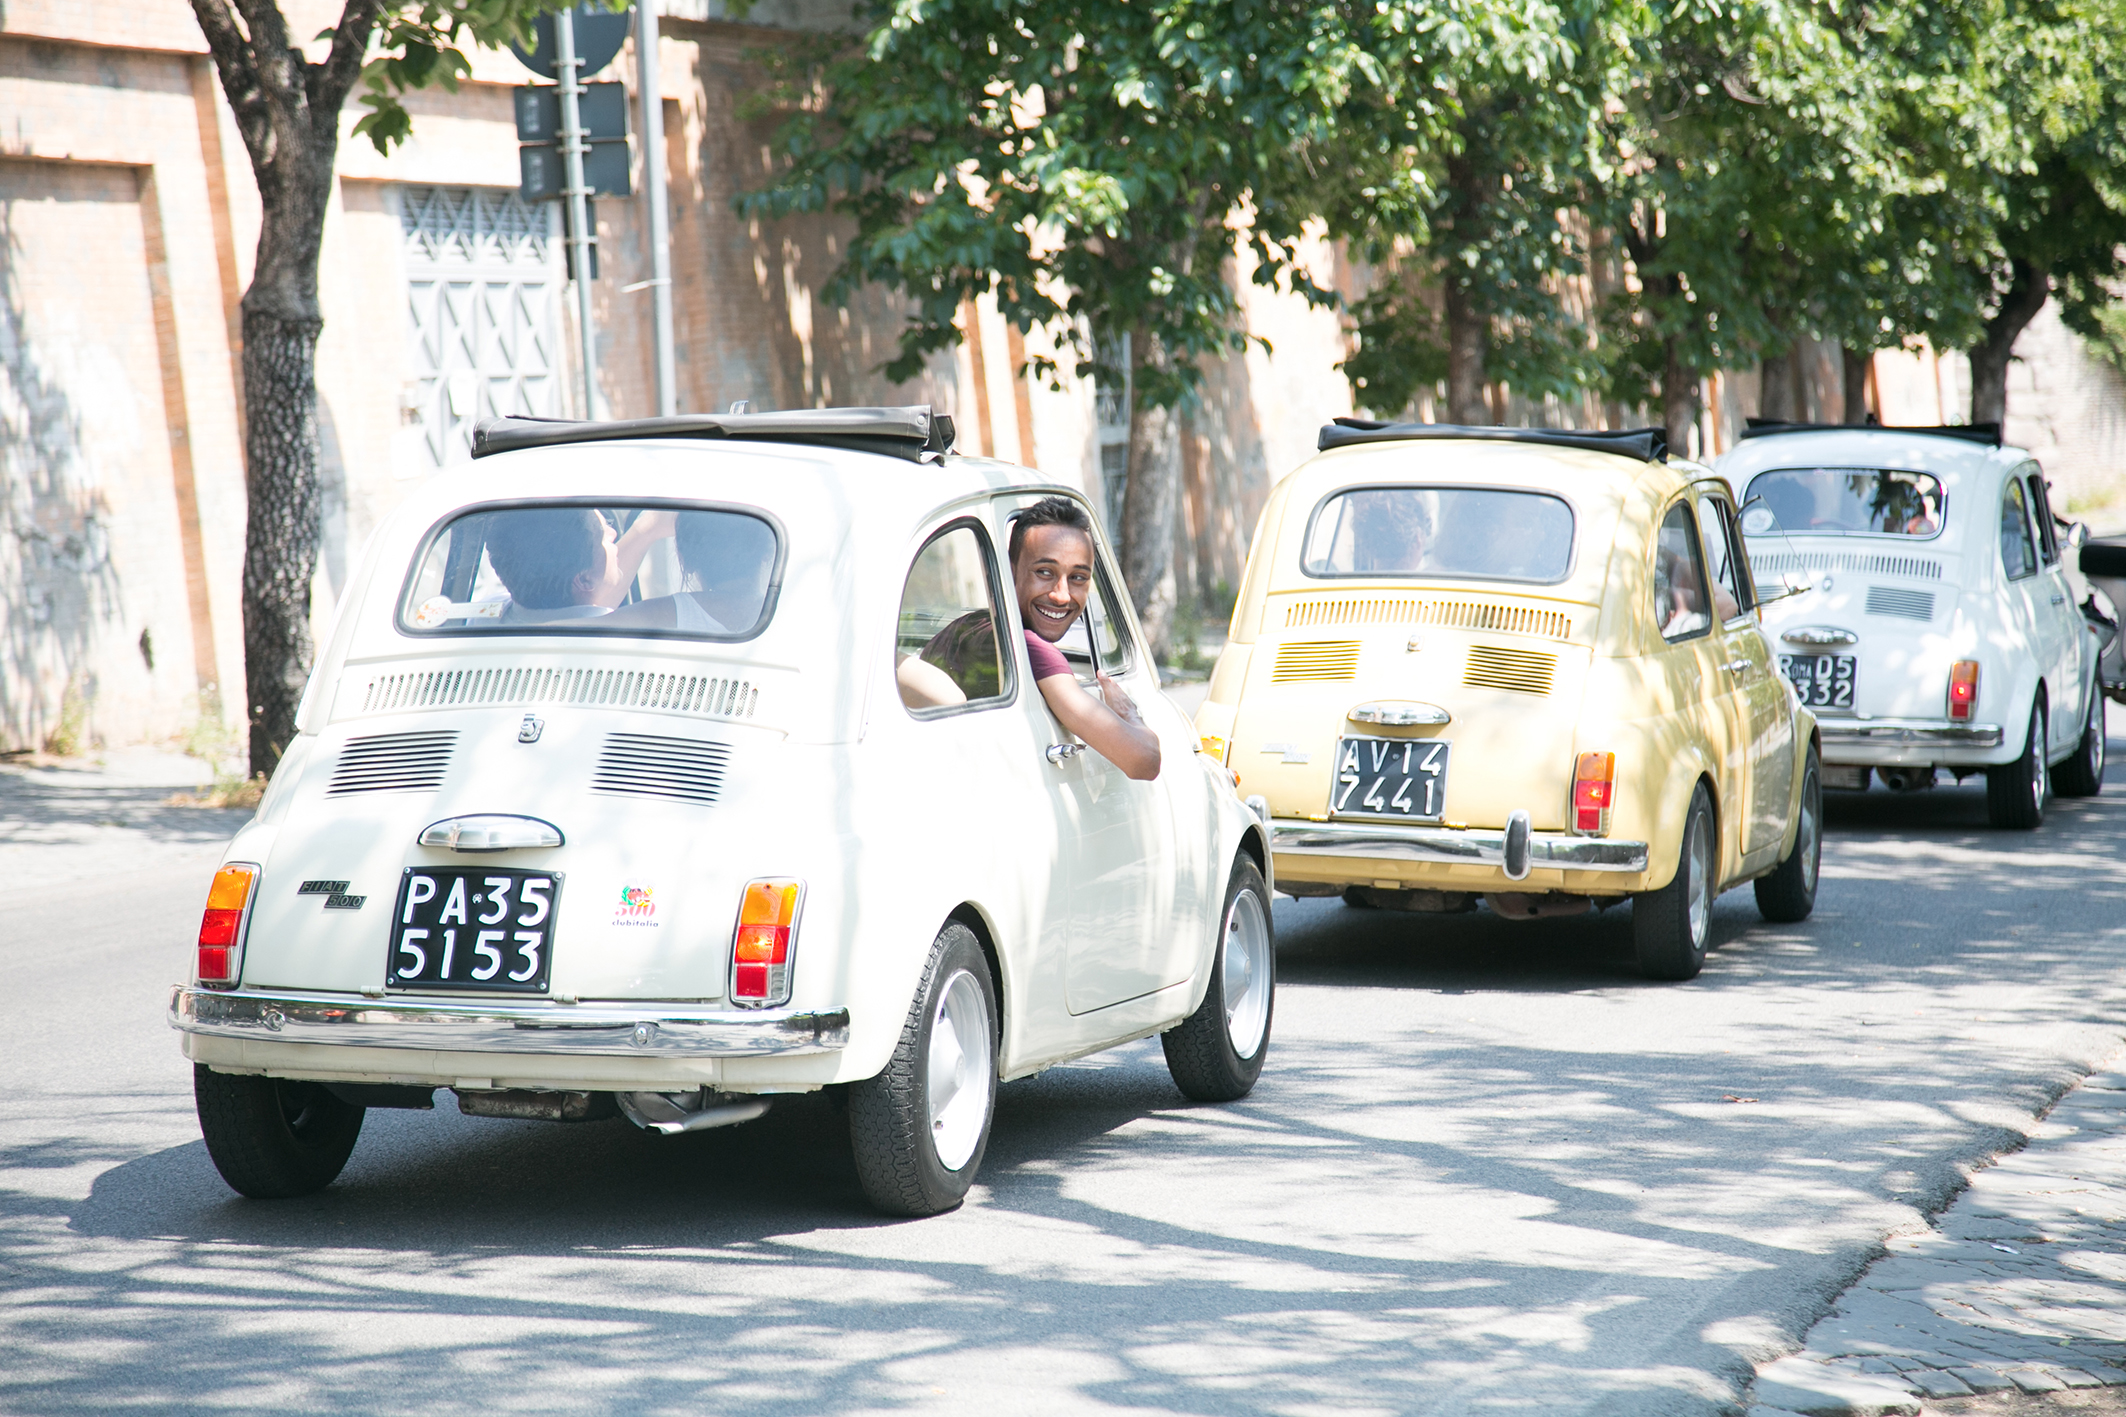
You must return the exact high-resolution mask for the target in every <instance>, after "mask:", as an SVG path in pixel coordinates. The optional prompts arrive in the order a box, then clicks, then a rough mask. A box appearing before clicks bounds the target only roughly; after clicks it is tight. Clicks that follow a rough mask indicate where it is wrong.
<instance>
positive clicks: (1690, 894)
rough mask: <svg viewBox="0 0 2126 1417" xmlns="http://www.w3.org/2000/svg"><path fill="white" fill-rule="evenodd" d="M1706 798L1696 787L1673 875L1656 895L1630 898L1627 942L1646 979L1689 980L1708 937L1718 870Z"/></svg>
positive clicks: (1710, 809)
mask: <svg viewBox="0 0 2126 1417" xmlns="http://www.w3.org/2000/svg"><path fill="white" fill-rule="evenodd" d="M1718 847H1719V839H1718V837H1717V836H1716V835H1715V834H1714V830H1713V803H1712V798H1711V797H1709V796H1707V795H1706V791H1705V784H1704V783H1702V782H1701V783H1699V784H1698V787H1697V790H1696V791H1694V792H1692V793H1691V796H1690V811H1689V812H1687V813H1686V814H1685V815H1684V818H1683V844H1682V846H1681V848H1680V849H1679V850H1678V851H1677V853H1676V855H1677V861H1676V874H1675V876H1674V878H1673V879H1671V880H1670V881H1669V883H1668V884H1667V885H1665V886H1663V887H1661V889H1659V890H1657V891H1646V892H1644V893H1642V894H1640V895H1635V896H1633V897H1632V898H1631V933H1632V943H1633V944H1634V945H1635V946H1636V947H1637V950H1638V955H1639V972H1640V973H1641V974H1643V975H1645V976H1646V977H1647V978H1648V979H1668V980H1682V979H1695V978H1697V977H1698V971H1699V970H1701V969H1703V968H1705V951H1706V946H1707V943H1708V941H1709V940H1710V939H1711V937H1712V925H1713V896H1714V894H1715V892H1714V886H1713V872H1714V871H1716V870H1717V869H1719V850H1718Z"/></svg>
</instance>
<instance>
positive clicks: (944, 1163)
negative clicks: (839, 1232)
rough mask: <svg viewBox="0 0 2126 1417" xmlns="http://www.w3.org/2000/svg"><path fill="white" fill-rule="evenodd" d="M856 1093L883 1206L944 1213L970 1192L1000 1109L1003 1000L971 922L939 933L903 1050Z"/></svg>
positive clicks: (854, 1108)
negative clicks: (999, 1004) (999, 1034)
mask: <svg viewBox="0 0 2126 1417" xmlns="http://www.w3.org/2000/svg"><path fill="white" fill-rule="evenodd" d="M848 1098H849V1139H850V1141H851V1143H852V1145H853V1147H854V1150H855V1153H856V1174H857V1178H858V1179H859V1180H860V1181H861V1182H862V1183H863V1187H864V1194H865V1195H866V1196H868V1197H870V1200H871V1203H872V1204H873V1205H875V1206H877V1207H878V1208H879V1209H880V1210H882V1211H884V1212H886V1214H888V1215H936V1214H937V1213H939V1212H940V1211H946V1210H951V1209H952V1208H953V1207H954V1206H956V1205H958V1204H959V1203H960V1202H961V1201H963V1200H965V1199H966V1198H967V1189H968V1187H970V1186H972V1185H973V1184H974V1176H975V1172H977V1171H978V1170H980V1169H981V1166H982V1153H983V1152H985V1151H987V1150H988V1149H989V1126H990V1121H991V1119H992V1118H993V1117H994V1116H995V1114H996V1103H997V1000H996V984H995V982H994V980H993V979H992V977H991V975H990V972H989V961H988V959H987V958H985V957H984V956H983V954H982V947H981V945H980V943H979V942H977V941H976V939H975V937H974V932H973V931H972V930H970V929H968V928H967V927H966V926H965V925H962V924H959V923H958V922H954V923H953V924H950V925H947V926H946V927H945V928H944V929H943V930H941V931H939V932H938V937H937V940H936V941H935V942H934V943H933V944H932V945H931V946H930V959H929V962H928V963H927V964H926V965H925V966H924V969H923V981H922V984H921V986H920V987H918V988H917V989H916V991H915V999H914V1001H913V1002H912V1003H910V1004H909V1006H908V1018H907V1021H906V1022H905V1023H903V1024H902V1025H901V1037H900V1042H899V1043H897V1044H896V1045H895V1046H894V1049H893V1057H892V1058H891V1059H890V1060H889V1061H888V1062H887V1064H886V1067H885V1070H884V1071H883V1072H881V1073H879V1075H878V1076H877V1077H872V1078H866V1079H864V1080H863V1081H862V1082H858V1083H852V1084H850V1086H849V1092H848Z"/></svg>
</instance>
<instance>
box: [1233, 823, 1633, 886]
mask: <svg viewBox="0 0 2126 1417" xmlns="http://www.w3.org/2000/svg"><path fill="white" fill-rule="evenodd" d="M1270 851H1271V854H1272V855H1274V856H1357V857H1374V858H1378V859H1383V860H1390V861H1426V862H1437V863H1439V864H1442V865H1448V866H1496V867H1498V868H1499V869H1500V870H1501V871H1504V870H1505V869H1506V833H1505V832H1503V831H1489V830H1471V829H1469V828H1467V827H1403V826H1394V825H1389V824H1382V823H1372V822H1367V823H1359V822H1294V821H1272V822H1271V823H1270ZM1646 856H1647V851H1646V843H1645V842H1643V841H1610V840H1608V839H1606V838H1603V837H1590V836H1568V835H1566V834H1565V833H1563V832H1530V833H1529V834H1528V865H1529V867H1530V868H1531V869H1533V870H1537V871H1543V870H1550V871H1616V872H1620V873H1623V874H1626V875H1638V874H1640V873H1642V872H1644V871H1645V870H1646Z"/></svg>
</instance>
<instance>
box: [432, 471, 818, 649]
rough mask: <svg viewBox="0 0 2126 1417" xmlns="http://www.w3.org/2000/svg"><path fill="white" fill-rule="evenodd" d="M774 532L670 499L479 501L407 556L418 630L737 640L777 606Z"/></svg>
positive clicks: (726, 512) (736, 512)
mask: <svg viewBox="0 0 2126 1417" xmlns="http://www.w3.org/2000/svg"><path fill="white" fill-rule="evenodd" d="M782 549H783V548H782V536H781V534H780V532H779V531H778V530H777V528H776V526H775V524H774V522H772V521H771V520H769V519H768V518H767V517H766V516H765V515H762V514H758V513H754V512H750V511H746V510H743V509H740V508H732V507H704V506H689V505H678V504H673V503H617V502H575V501H572V502H546V503H522V504H512V505H509V506H501V507H482V508H476V509H474V510H472V511H469V512H466V513H463V514H461V515H459V516H457V517H454V518H452V519H451V520H450V521H448V522H446V523H444V524H443V525H442V526H441V527H439V528H438V529H437V530H436V531H435V532H434V533H433V534H432V535H431V536H430V537H429V538H428V540H427V542H426V543H425V544H424V545H423V546H422V548H421V550H420V552H419V554H418V555H416V556H415V558H414V563H413V567H412V571H411V574H409V575H408V577H407V580H406V590H405V593H404V595H402V596H401V597H400V601H399V615H398V620H399V628H400V629H401V630H403V631H405V632H406V633H408V634H414V635H465V634H472V635H495V634H511V633H515V634H535V635H652V636H661V635H679V636H685V637H688V638H693V639H714V640H738V639H746V638H749V637H751V636H753V635H756V634H758V633H760V631H761V630H762V629H764V628H765V627H766V625H767V622H768V617H769V616H770V615H771V614H773V613H774V599H775V588H776V585H777V583H778V581H779V579H780V577H779V572H780V570H781V566H782Z"/></svg>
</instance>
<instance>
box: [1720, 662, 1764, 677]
mask: <svg viewBox="0 0 2126 1417" xmlns="http://www.w3.org/2000/svg"><path fill="white" fill-rule="evenodd" d="M1720 667H1721V668H1722V669H1731V670H1733V671H1734V672H1735V673H1737V674H1748V673H1750V672H1751V671H1752V670H1754V669H1755V668H1756V667H1757V666H1756V664H1755V663H1754V662H1753V661H1751V660H1747V659H1731V660H1729V661H1728V662H1727V663H1725V664H1723V665H1721V666H1720Z"/></svg>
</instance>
